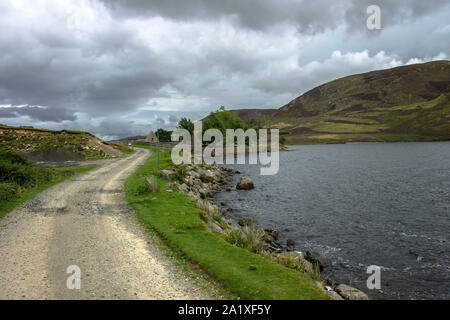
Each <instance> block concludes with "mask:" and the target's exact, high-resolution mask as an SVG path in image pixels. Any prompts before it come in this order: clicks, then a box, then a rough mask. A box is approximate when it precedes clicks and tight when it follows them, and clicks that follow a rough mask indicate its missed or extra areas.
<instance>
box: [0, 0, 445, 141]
mask: <svg viewBox="0 0 450 320" xmlns="http://www.w3.org/2000/svg"><path fill="white" fill-rule="evenodd" d="M371 4H377V5H378V6H379V7H380V8H381V22H382V29H381V30H372V31H370V30H368V29H367V28H366V20H367V17H368V14H367V13H366V9H367V7H368V6H369V5H371ZM0 13H1V16H0V30H1V32H0V48H1V50H0V123H3V124H9V125H33V126H35V127H45V128H53V129H62V128H71V129H82V130H88V131H91V132H92V133H94V134H97V135H99V136H100V137H103V138H107V139H108V138H116V137H125V136H130V135H140V134H145V133H147V132H148V131H149V130H150V129H155V128H157V127H163V128H168V129H170V128H173V127H174V126H175V124H176V122H177V121H178V119H179V118H180V117H182V116H188V117H190V118H192V119H193V120H197V119H200V118H202V117H203V116H205V115H206V114H207V113H208V112H210V111H212V110H215V109H217V107H218V106H220V105H225V106H226V107H227V108H229V109H237V108H279V107H281V106H282V105H284V104H285V103H287V102H289V101H290V100H292V99H293V98H295V97H297V96H299V95H300V94H302V93H304V92H305V91H307V90H309V89H311V88H313V87H315V86H317V85H320V84H322V83H324V82H327V81H330V80H333V79H336V78H339V77H342V76H346V75H349V74H353V73H359V72H365V71H370V70H375V69H382V68H389V67H394V66H399V65H403V64H408V63H417V62H424V61H430V60H438V59H449V56H450V45H449V43H450V41H449V39H450V19H449V17H450V1H448V0H442V1H441V0H431V1H423V0H409V1H408V0H390V1H388V0H384V1H381V0H379V1H372V0H370V1H369V0H315V1H306V0H281V1H280V0H278V1H273V0H245V1H242V0H226V1H225V0H190V1H187V0H165V1H156V0H121V1H115V0H58V1H56V0H34V1H30V0H2V1H1V2H0Z"/></svg>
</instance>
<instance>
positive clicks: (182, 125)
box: [177, 118, 194, 135]
mask: <svg viewBox="0 0 450 320" xmlns="http://www.w3.org/2000/svg"><path fill="white" fill-rule="evenodd" d="M177 128H178V129H185V130H187V131H189V133H190V134H191V135H192V134H193V133H194V123H193V122H192V121H191V119H188V118H181V119H180V121H179V122H178V126H177Z"/></svg>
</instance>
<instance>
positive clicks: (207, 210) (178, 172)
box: [160, 165, 369, 300]
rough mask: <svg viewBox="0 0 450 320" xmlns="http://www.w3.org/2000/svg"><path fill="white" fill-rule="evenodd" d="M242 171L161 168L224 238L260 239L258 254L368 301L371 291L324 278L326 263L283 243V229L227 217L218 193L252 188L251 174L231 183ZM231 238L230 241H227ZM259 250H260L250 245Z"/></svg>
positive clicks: (336, 293)
mask: <svg viewBox="0 0 450 320" xmlns="http://www.w3.org/2000/svg"><path fill="white" fill-rule="evenodd" d="M236 174H240V172H239V171H234V170H232V169H230V168H223V167H220V166H217V165H212V166H210V165H179V166H175V165H174V166H173V167H172V168H171V169H170V170H161V171H160V176H161V177H162V178H164V179H166V180H169V181H171V184H170V185H169V189H168V190H167V191H168V192H173V190H178V191H180V192H182V193H185V194H187V195H189V196H191V197H192V198H194V199H195V200H196V202H197V206H198V207H199V208H200V209H201V212H202V214H203V216H202V219H203V220H204V221H205V222H206V223H207V225H208V227H209V229H210V230H211V231H212V232H215V233H220V234H222V235H224V237H225V238H226V239H227V238H231V237H230V236H229V235H230V234H231V235H236V234H239V235H240V236H241V237H244V238H252V239H253V238H255V237H256V238H258V239H257V241H256V240H255V241H256V243H257V244H258V245H259V247H261V248H260V249H258V250H259V251H258V253H260V254H262V255H265V256H268V257H270V258H271V259H273V260H274V261H277V262H279V263H282V264H284V265H286V266H287V267H290V268H294V269H297V270H299V272H304V273H307V274H309V275H310V276H311V277H312V278H313V279H314V280H315V283H316V284H317V286H319V287H320V288H321V289H322V290H323V291H324V292H325V293H326V294H328V296H330V298H331V299H333V300H368V299H369V298H368V296H367V294H365V293H364V292H362V291H360V290H359V289H356V288H353V287H350V286H348V285H345V284H338V283H336V282H334V281H333V280H331V279H324V278H323V277H322V276H321V275H320V272H322V271H323V268H324V265H323V264H322V263H321V262H320V261H319V259H317V258H316V257H314V256H313V255H312V253H311V252H309V251H306V252H304V253H303V252H301V251H298V250H296V249H295V242H294V241H293V240H291V239H287V241H286V244H285V245H283V244H282V243H280V242H279V234H280V233H279V231H278V230H272V229H260V228H258V227H256V226H255V224H254V222H253V221H252V220H251V219H245V218H242V219H239V220H238V221H235V220H233V219H230V218H227V217H226V214H227V212H230V211H232V209H231V208H226V203H220V204H217V203H216V201H215V199H214V195H215V194H216V193H218V192H220V191H222V190H225V191H228V192H229V191H231V190H232V189H233V188H236V189H237V190H250V189H253V188H254V183H253V181H252V179H251V178H249V177H241V178H240V179H239V181H238V183H237V185H236V186H233V185H232V184H231V180H232V179H231V177H232V176H233V175H236ZM227 241H228V240H227ZM247 249H249V250H251V251H254V252H256V249H254V248H253V247H252V248H247Z"/></svg>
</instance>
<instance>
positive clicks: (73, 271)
mask: <svg viewBox="0 0 450 320" xmlns="http://www.w3.org/2000/svg"><path fill="white" fill-rule="evenodd" d="M66 273H68V274H70V276H69V277H68V278H67V280H66V286H67V289H69V290H74V289H76V290H80V289H81V270H80V267H78V266H76V265H71V266H68V267H67V270H66Z"/></svg>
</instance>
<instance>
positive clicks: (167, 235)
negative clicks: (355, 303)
mask: <svg viewBox="0 0 450 320" xmlns="http://www.w3.org/2000/svg"><path fill="white" fill-rule="evenodd" d="M170 165H171V160H170V154H169V152H167V151H165V152H161V154H160V162H159V163H158V162H157V159H156V153H153V155H152V156H151V157H150V158H149V159H148V160H147V162H146V163H145V164H144V165H143V166H141V167H140V168H139V169H138V170H137V171H136V172H135V173H134V174H133V175H131V176H130V178H129V179H128V180H127V182H126V183H125V190H126V198H127V201H128V203H129V204H130V205H131V206H132V207H133V208H134V209H135V210H136V214H137V217H138V219H139V221H140V222H141V223H142V224H143V225H144V226H145V227H146V228H148V229H151V230H154V231H156V233H157V234H158V235H159V236H160V237H161V238H162V239H163V240H164V241H165V242H166V244H167V245H168V246H170V247H171V248H172V249H173V250H174V251H176V252H178V253H180V254H182V255H183V256H184V257H185V258H187V259H188V260H190V261H191V262H193V263H194V264H197V265H198V266H199V267H200V268H201V269H202V270H204V271H206V272H207V273H208V274H209V275H210V276H211V277H212V278H214V279H215V280H217V282H218V284H219V285H221V286H223V287H224V288H225V289H227V290H228V291H230V292H232V293H233V294H235V295H237V296H239V297H240V298H242V299H327V296H326V295H325V294H324V293H323V292H322V291H321V290H320V289H319V288H318V287H317V286H316V285H315V284H314V282H313V280H312V279H311V278H309V277H308V276H307V275H305V274H303V273H300V272H298V271H295V270H292V269H289V268H286V267H284V266H282V265H280V264H278V263H275V262H273V261H271V260H269V259H268V258H265V257H263V256H261V255H258V254H255V253H252V252H250V251H247V250H245V249H242V248H239V247H237V246H235V245H232V244H230V243H228V242H226V241H225V240H224V239H223V238H222V236H221V235H219V234H215V233H211V232H210V231H208V229H207V227H206V225H205V223H204V222H203V220H202V219H201V218H200V210H199V209H198V208H197V206H196V204H195V202H194V200H193V199H191V198H190V197H189V196H187V195H185V194H181V193H178V192H170V193H169V192H167V182H166V181H165V180H162V179H158V185H159V191H158V192H156V193H149V192H148V191H146V189H145V188H143V186H144V184H145V181H144V180H145V177H146V176H150V175H155V176H157V175H158V173H159V171H160V170H161V169H164V168H167V167H169V166H170Z"/></svg>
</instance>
